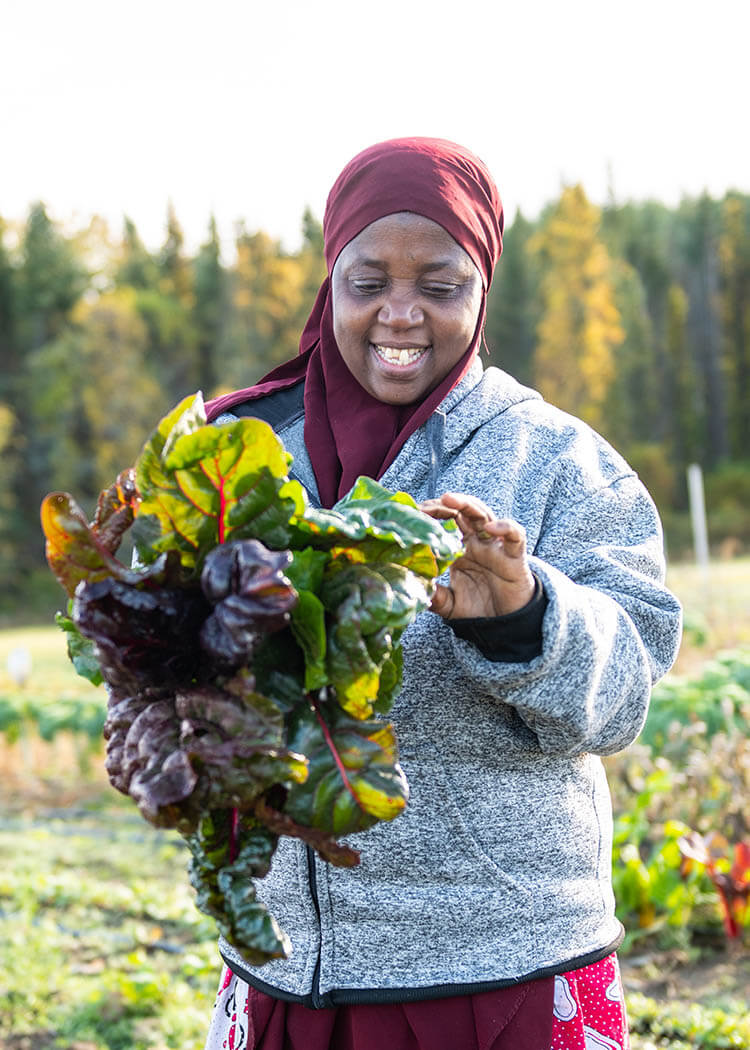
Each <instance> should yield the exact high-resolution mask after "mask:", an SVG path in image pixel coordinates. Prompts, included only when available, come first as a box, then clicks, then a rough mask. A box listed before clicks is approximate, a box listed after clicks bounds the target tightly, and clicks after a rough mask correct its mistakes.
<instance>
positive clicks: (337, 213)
mask: <svg viewBox="0 0 750 1050" xmlns="http://www.w3.org/2000/svg"><path fill="white" fill-rule="evenodd" d="M401 211H410V212H415V213H416V214H417V215H423V216H424V217H425V218H427V219H432V221H433V222H437V223H438V224H439V225H440V226H442V227H443V228H444V229H445V230H447V231H448V233H449V234H450V235H451V237H453V239H454V240H455V241H456V242H457V243H458V244H459V245H460V246H461V247H462V248H463V250H464V251H465V252H466V253H467V255H468V256H469V257H470V258H471V260H472V262H473V263H474V265H475V266H476V268H477V270H478V271H479V273H480V275H481V277H482V301H481V307H480V311H479V319H478V322H477V327H476V331H475V332H474V336H473V339H472V341H471V344H470V345H469V346H468V347H467V349H466V353H465V354H464V355H463V357H462V358H461V359H460V360H459V361H458V362H457V364H456V365H454V367H453V368H452V369H451V371H450V372H449V373H448V375H447V376H446V377H445V378H444V379H443V380H442V382H440V383H439V384H438V386H437V387H435V389H434V390H432V391H430V393H429V394H428V395H427V397H426V398H425V399H424V400H423V401H418V402H416V403H414V404H411V405H388V404H385V403H384V402H382V401H378V400H377V398H374V397H373V396H372V395H371V394H369V393H368V392H367V391H366V390H365V389H364V388H363V387H362V386H360V384H359V383H358V382H357V380H356V379H355V378H354V376H353V375H352V374H351V372H350V371H349V369H348V368H347V366H346V365H345V363H344V360H343V358H342V357H341V354H340V353H339V349H338V346H337V345H336V340H335V338H334V334H333V300H332V294H331V288H330V274H332V273H333V267H334V265H335V263H336V260H337V258H338V257H339V254H340V253H341V250H342V248H344V247H345V246H346V245H347V244H348V243H349V242H350V241H351V240H352V239H353V238H354V237H356V236H357V234H358V233H361V231H362V230H363V229H364V228H365V227H366V226H369V225H370V223H372V222H375V220H376V219H382V218H383V217H384V216H386V215H392V214H393V213H394V212H401ZM323 234H324V240H325V257H326V264H327V266H328V274H329V276H328V277H327V278H326V279H325V281H323V284H322V285H321V286H320V290H319V292H318V295H317V298H316V300H315V305H314V306H313V309H312V313H311V314H310V317H309V318H308V321H307V324H306V325H305V329H304V331H303V333H302V337H301V339H300V352H299V355H298V356H297V357H295V358H293V359H292V360H291V361H287V362H286V363H285V364H283V365H280V366H279V367H278V368H275V369H274V370H273V371H272V372H269V373H268V375H266V376H264V377H263V379H261V380H260V382H258V383H256V384H255V385H254V386H251V387H248V388H247V389H246V390H239V391H235V392H234V393H233V394H227V395H225V396H224V397H219V398H216V399H215V400H214V401H212V402H210V403H209V404H208V405H207V406H206V407H207V412H208V417H209V419H215V418H216V416H218V415H220V414H221V413H222V412H225V411H228V410H229V409H230V408H231V407H232V406H233V405H236V404H239V403H240V402H242V401H247V400H249V399H251V398H254V397H263V396H264V395H265V394H269V393H272V392H273V391H275V390H281V389H284V388H285V387H289V386H292V385H294V384H295V383H297V382H299V381H300V380H301V379H303V378H304V379H305V395H304V399H305V402H304V403H305V446H306V447H307V451H308V454H309V456H310V461H311V463H312V467H313V470H314V472H315V478H316V481H317V483H318V491H319V495H320V498H321V502H322V504H323V506H325V507H330V506H332V505H333V504H334V503H335V502H336V500H337V499H339V498H340V497H341V496H343V495H344V494H345V493H346V492H348V491H349V489H350V488H351V487H352V485H353V484H354V482H355V480H356V479H357V478H358V477H359V476H360V475H361V474H364V475H367V476H368V477H372V478H379V477H381V476H382V474H383V473H384V472H385V470H386V468H387V467H388V466H389V465H390V464H391V463H392V462H393V460H394V459H395V458H396V455H397V454H398V452H399V450H400V449H401V447H402V446H403V444H404V442H405V441H406V439H407V438H408V437H409V436H410V435H411V434H413V433H414V431H415V430H417V429H418V428H419V427H420V426H421V425H422V424H423V423H424V422H425V421H426V420H427V419H428V418H429V417H430V416H431V415H432V413H433V412H434V411H435V409H436V408H437V406H438V405H439V404H440V402H441V401H442V400H443V398H444V397H445V395H446V394H447V393H448V391H449V390H452V389H453V387H454V386H456V384H457V383H458V382H459V381H460V380H461V379H462V378H463V376H464V375H465V374H466V372H467V371H468V369H469V367H470V365H471V362H472V360H473V359H474V355H475V354H476V352H477V350H478V349H479V345H480V342H481V339H482V331H483V327H484V319H485V313H486V305H487V290H488V288H489V286H490V283H491V281H492V274H493V271H494V268H495V264H496V262H497V260H498V259H499V257H500V253H501V251H502V234H503V210H502V205H501V203H500V197H499V195H498V192H497V188H496V186H495V183H494V182H493V180H492V176H491V175H490V173H489V171H488V170H487V168H486V167H485V165H484V164H483V163H482V161H481V160H479V158H478V157H475V156H474V154H473V153H470V152H469V151H468V150H467V149H464V148H463V147H462V146H457V145H456V144H455V143H453V142H447V141H445V140H444V139H429V138H405V139H391V140H390V141H388V142H381V143H378V144H377V145H375V146H370V147H369V149H366V150H364V151H363V152H362V153H359V154H358V155H357V156H356V157H355V158H354V159H353V160H351V161H350V162H349V163H348V164H347V166H346V167H345V168H344V170H343V171H342V172H341V174H340V175H339V177H338V178H337V179H336V182H335V183H334V185H333V188H332V189H331V192H330V193H329V195H328V201H327V202H326V209H325V215H324V218H323Z"/></svg>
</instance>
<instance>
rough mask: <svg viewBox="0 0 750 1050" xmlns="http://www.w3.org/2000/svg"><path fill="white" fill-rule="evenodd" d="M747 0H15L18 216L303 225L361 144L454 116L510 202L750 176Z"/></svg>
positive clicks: (438, 130)
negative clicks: (171, 216) (36, 212)
mask: <svg viewBox="0 0 750 1050" xmlns="http://www.w3.org/2000/svg"><path fill="white" fill-rule="evenodd" d="M748 41H750V3H749V2H748V0H734V2H732V0H711V2H706V0H701V2H697V0H681V2H679V0H618V2H616V3H615V2H611V0H513V2H512V3H511V2H509V0H429V2H423V0H376V2H371V3H368V4H362V3H356V2H355V0H309V2H305V0H275V2H274V0H201V2H195V0H96V2H94V0H0V216H2V217H4V218H5V219H10V220H16V219H22V218H24V216H25V214H26V211H27V209H28V206H29V204H30V203H31V202H32V201H34V200H37V199H41V200H43V201H44V202H45V203H46V204H47V206H48V208H49V211H50V214H51V215H52V216H53V217H54V218H56V219H59V220H61V221H63V222H65V223H67V224H73V225H74V226H76V225H83V223H84V221H85V220H86V219H87V218H88V217H89V216H90V215H92V214H94V213H98V214H101V215H103V216H104V217H106V218H107V219H108V221H109V222H110V224H111V227H112V231H113V233H114V234H116V235H119V233H120V231H121V228H122V218H123V215H124V214H128V215H129V216H130V217H131V218H132V219H133V220H134V221H135V222H136V225H137V226H138V229H139V232H140V234H141V236H142V238H143V239H144V240H145V241H146V243H147V244H148V245H149V246H150V247H152V248H153V247H156V246H157V245H158V244H160V243H161V240H162V239H163V234H164V222H165V214H166V207H167V201H168V200H169V199H171V200H172V201H173V203H174V206H175V209H176V211H177V216H178V219H179V220H180V222H181V224H182V227H183V229H184V231H185V234H186V238H187V241H188V246H189V247H190V248H191V249H192V248H194V247H195V246H196V245H197V244H198V243H199V242H200V241H201V240H202V239H203V238H204V236H205V232H206V228H207V224H208V219H209V215H210V214H211V213H212V212H213V213H214V214H215V215H216V217H217V220H218V222H219V228H220V231H221V233H222V237H223V238H224V240H225V247H227V243H226V242H229V241H230V239H231V237H232V231H233V228H234V223H235V222H236V221H237V220H240V219H243V220H244V221H245V222H246V224H247V226H248V228H249V229H251V230H253V229H259V228H260V229H264V230H266V231H267V232H269V233H270V234H272V235H273V236H275V237H280V238H282V240H283V241H284V243H285V244H286V245H287V246H288V247H290V248H294V247H296V245H297V243H298V240H299V228H300V221H301V216H302V212H303V209H304V207H305V206H306V205H310V206H311V207H312V209H313V211H314V212H315V214H316V215H317V216H318V217H321V218H322V214H323V207H324V204H325V197H326V193H327V191H328V189H329V187H330V185H331V183H332V182H333V180H334V178H335V177H336V175H337V174H338V172H339V170H340V169H341V168H342V167H343V165H344V164H345V163H346V162H347V161H348V160H349V159H350V157H352V156H353V155H354V154H355V153H356V152H358V151H359V150H360V149H362V148H364V147H365V146H367V145H370V144H371V143H373V142H377V141H379V140H381V139H385V138H391V137H393V136H396V135H436V136H440V137H443V138H451V139H455V140H456V141H459V142H461V143H463V144H464V145H466V146H468V147H469V148H471V149H473V150H474V151H475V152H476V153H478V154H479V155H480V156H481V157H482V158H483V159H484V160H485V161H486V162H487V164H488V165H489V167H490V169H491V170H492V172H493V174H494V175H495V178H496V181H497V183H498V186H499V188H500V193H501V196H502V197H503V200H504V203H505V207H506V212H507V213H508V215H509V217H511V218H512V216H513V215H514V213H515V211H516V209H517V208H518V207H521V208H522V209H523V211H524V212H525V213H526V214H527V215H528V216H529V217H533V216H534V215H536V214H537V213H538V211H539V210H540V208H541V207H542V206H543V205H544V204H545V203H547V202H548V201H550V200H552V199H554V198H555V197H556V196H557V194H558V192H559V190H560V187H561V185H562V184H563V183H570V182H577V181H580V182H582V183H583V185H584V187H585V188H586V191H587V193H588V194H589V196H590V197H591V198H592V199H593V200H595V201H596V202H597V203H603V202H604V200H605V199H606V196H607V186H608V182H609V177H610V176H609V172H611V178H612V182H613V185H614V190H615V194H616V196H617V197H618V198H619V199H626V198H632V199H636V200H642V199H645V198H647V197H652V198H656V199H659V200H662V201H664V202H665V203H668V204H674V203H677V202H678V201H679V199H680V197H681V196H682V195H684V194H688V195H695V194H699V193H700V192H702V191H703V190H704V189H707V190H708V191H709V192H710V193H712V194H714V195H717V196H718V195H721V194H723V193H724V191H725V190H727V189H729V188H733V187H734V188H739V189H742V190H745V191H750V136H749V134H748V130H749V128H750V119H749V118H748V106H749V104H750V91H748V83H749V78H748V67H749V65H750V62H749V60H748Z"/></svg>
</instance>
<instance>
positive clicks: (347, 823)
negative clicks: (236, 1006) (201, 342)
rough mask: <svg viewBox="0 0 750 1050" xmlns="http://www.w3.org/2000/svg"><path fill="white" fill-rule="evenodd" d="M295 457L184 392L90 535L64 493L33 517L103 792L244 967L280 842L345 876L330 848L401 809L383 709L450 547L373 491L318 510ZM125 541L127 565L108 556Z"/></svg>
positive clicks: (346, 859) (345, 852)
mask: <svg viewBox="0 0 750 1050" xmlns="http://www.w3.org/2000/svg"><path fill="white" fill-rule="evenodd" d="M290 463H291V457H290V456H289V455H288V454H287V453H286V452H285V451H284V449H283V446H282V445H281V443H280V442H279V441H278V439H277V438H276V436H275V434H274V433H273V431H272V429H271V428H270V427H269V426H268V425H267V424H266V423H263V422H262V421H260V420H257V419H241V420H238V421H236V422H233V423H229V424H225V425H222V426H209V425H207V424H206V417H205V411H204V408H203V402H202V399H201V398H200V395H196V396H194V397H191V398H187V399H185V401H183V402H182V403H181V404H180V405H178V406H177V407H176V408H175V409H174V410H173V411H172V412H171V413H170V414H169V415H168V416H167V417H165V419H163V420H162V421H161V423H160V424H159V425H158V427H157V428H156V430H155V431H154V433H153V434H152V435H151V437H150V439H149V440H148V442H147V443H146V445H145V446H144V449H143V451H142V453H141V455H140V457H139V458H138V461H137V462H136V464H135V467H134V468H133V469H132V470H127V471H123V472H122V473H121V474H120V475H119V476H118V478H117V479H116V481H115V483H114V484H113V485H112V486H110V488H109V489H107V490H105V491H104V492H102V494H101V496H100V498H99V501H98V504H97V509H96V514H95V517H94V520H93V522H91V523H90V524H89V523H88V522H87V520H86V518H85V516H84V514H83V512H82V511H81V509H80V508H79V507H78V505H77V504H76V502H75V500H74V499H73V498H72V497H71V496H69V495H68V494H67V493H52V494H50V495H49V496H48V497H47V498H46V499H45V501H44V503H43V505H42V525H43V528H44V532H45V535H46V538H47V560H48V562H49V565H50V567H51V568H52V570H53V572H54V573H55V575H56V576H57V578H58V580H59V581H60V583H61V584H62V585H63V587H64V588H65V589H66V591H67V592H68V594H69V596H70V597H71V603H70V606H69V610H68V614H67V615H66V616H63V615H61V616H60V617H59V622H60V625H61V626H62V627H63V629H64V630H65V631H66V633H67V635H68V649H69V654H70V658H71V660H72V661H73V663H74V666H75V667H76V670H77V671H78V672H79V673H80V674H82V675H83V676H85V677H87V678H88V679H89V680H91V681H98V680H100V679H103V680H104V681H105V682H106V683H107V686H108V689H109V702H108V715H107V720H106V722H105V725H104V735H105V737H106V738H107V762H106V765H107V771H108V774H109V777H110V780H111V782H112V783H113V785H114V786H115V787H116V788H117V789H118V790H120V791H122V792H123V793H124V794H128V795H129V796H130V797H131V798H132V799H133V800H134V801H135V802H136V803H137V805H138V807H139V810H140V812H141V814H142V815H143V816H144V817H145V818H146V819H147V820H149V821H150V822H151V823H152V824H155V825H157V826H161V827H173V828H177V829H178V830H179V831H180V833H181V834H182V835H183V836H184V837H185V840H186V842H187V843H188V845H189V847H190V850H191V854H192V860H191V879H192V881H193V884H194V886H195V888H196V890H197V895H198V897H197V899H198V906H199V907H200V908H201V909H202V910H204V911H205V912H206V913H207V914H209V915H211V916H212V917H213V918H214V919H215V920H216V922H217V924H218V926H219V929H220V930H221V932H222V933H223V934H224V935H225V936H226V937H227V939H228V940H229V941H230V942H231V943H233V944H234V945H235V946H236V947H238V948H239V949H240V950H241V951H242V952H243V954H244V956H245V957H246V958H247V959H248V960H250V961H252V962H255V963H257V964H261V963H263V962H265V961H267V960H269V959H272V958H279V957H284V956H286V955H287V954H288V952H289V948H290V946H289V942H288V939H287V938H286V935H285V934H284V933H283V931H281V930H280V928H279V927H278V925H277V924H276V922H275V920H274V919H273V917H272V916H270V915H269V914H268V913H267V911H266V909H265V908H264V907H263V905H262V904H261V903H260V901H259V900H258V899H257V897H256V895H255V889H254V885H253V882H252V877H254V878H262V877H263V876H264V875H265V874H266V873H267V872H268V869H269V867H270V864H271V859H272V857H273V853H274V851H275V848H276V844H277V842H278V839H279V836H281V835H288V836H293V837H297V838H300V839H302V840H303V841H304V842H305V843H306V844H307V845H308V846H309V847H310V848H312V849H315V850H317V851H318V853H319V854H320V855H321V856H322V857H324V858H325V859H326V860H328V861H330V862H331V863H333V864H339V865H346V866H351V865H354V864H357V863H358V862H359V854H358V853H357V852H356V851H355V850H354V849H352V848H351V846H349V845H348V844H345V843H343V842H341V841H340V840H341V839H342V838H343V837H344V836H348V835H350V834H352V833H355V832H358V831H362V830H364V829H366V828H368V827H370V826H371V825H373V824H374V823H376V822H377V821H381V820H391V819H393V818H394V817H396V816H397V815H398V814H399V813H400V812H401V811H402V810H403V808H404V806H405V805H406V801H407V796H408V787H407V784H406V781H405V778H404V776H403V773H402V771H401V768H400V766H399V764H398V755H397V744H396V740H395V736H394V732H393V729H392V727H391V726H390V725H389V724H388V723H387V722H386V721H384V720H383V716H384V715H385V714H387V712H388V710H389V708H390V706H391V704H392V702H393V699H394V698H395V696H396V694H397V692H398V689H399V686H400V682H401V674H402V652H401V644H400V640H401V636H402V634H403V632H404V630H405V629H406V628H407V627H408V625H409V624H410V623H411V622H412V620H413V619H414V617H415V616H416V615H417V614H418V613H419V612H420V611H422V610H424V609H426V608H427V607H428V605H429V602H430V599H431V597H432V594H433V593H434V587H435V580H436V578H437V576H439V575H440V574H441V573H442V572H443V571H444V570H445V569H446V568H447V567H448V565H449V564H450V563H451V562H452V561H453V560H454V559H455V558H456V557H457V556H458V555H459V553H460V550H461V545H460V541H459V539H458V533H457V532H456V530H455V528H454V527H453V526H450V527H445V526H444V525H442V524H441V523H439V522H436V521H434V520H433V519H432V518H430V517H428V516H427V515H426V514H423V513H422V512H421V511H420V510H419V509H418V507H417V506H416V504H415V503H414V501H413V500H412V499H411V497H409V496H408V495H406V494H405V493H391V492H388V491H387V490H386V489H384V488H383V487H382V486H380V485H378V484H377V483H375V482H373V481H371V480H369V479H366V478H360V479H359V480H358V481H357V482H356V484H355V485H354V487H353V489H352V490H351V492H350V493H349V494H347V496H345V497H344V498H343V499H342V500H340V501H339V502H338V503H337V504H336V505H335V506H334V507H333V508H332V509H330V510H322V509H319V508H315V507H313V506H311V505H310V503H309V501H308V499H307V497H306V494H305V491H304V489H303V488H302V486H301V485H300V484H299V483H298V482H296V481H294V480H290V478H289V476H288V469H289V466H290ZM131 529H132V533H131V535H132V538H133V540H134V544H135V549H136V552H137V556H138V566H137V567H135V568H133V567H130V566H126V565H124V564H123V563H122V562H120V561H119V560H118V559H117V557H116V551H117V549H118V547H119V545H120V542H121V540H122V537H123V535H124V534H125V533H126V532H127V531H128V530H131Z"/></svg>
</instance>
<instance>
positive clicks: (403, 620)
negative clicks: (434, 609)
mask: <svg viewBox="0 0 750 1050" xmlns="http://www.w3.org/2000/svg"><path fill="white" fill-rule="evenodd" d="M321 598H322V600H323V604H324V605H325V607H326V609H327V610H328V613H329V616H330V617H331V621H332V622H331V625H330V627H329V632H328V649H327V653H326V669H327V672H328V676H329V680H330V682H331V684H332V685H333V686H334V688H335V691H336V698H337V700H338V702H339V703H340V704H341V706H342V707H343V708H344V710H346V711H348V712H349V714H350V715H352V716H353V717H355V718H369V717H370V716H371V715H372V713H373V711H374V710H375V705H376V704H378V705H379V709H383V708H387V707H388V706H389V704H390V702H391V701H392V700H393V697H394V696H395V692H396V691H397V689H398V687H399V685H400V681H401V669H402V659H401V656H400V655H399V656H398V657H394V655H393V654H394V649H395V647H396V646H397V644H398V639H399V637H400V635H401V633H402V632H403V630H404V628H405V627H406V626H407V625H408V624H409V623H411V621H412V620H413V619H414V617H415V616H416V615H417V613H418V612H420V611H421V610H422V609H425V608H426V607H427V604H428V595H427V589H426V587H425V583H424V581H423V580H422V579H421V578H420V577H418V576H416V575H414V574H413V573H411V572H410V571H409V570H408V569H405V568H403V567H402V566H400V565H376V566H374V567H369V566H367V565H362V564H357V563H355V564H350V563H347V562H344V561H341V560H337V561H334V562H331V564H330V565H329V566H328V568H327V570H326V574H325V578H324V582H323V587H322V589H321ZM383 673H385V676H386V677H385V682H381V675H382V674H383Z"/></svg>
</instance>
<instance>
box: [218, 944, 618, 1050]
mask: <svg viewBox="0 0 750 1050" xmlns="http://www.w3.org/2000/svg"><path fill="white" fill-rule="evenodd" d="M383 1047H388V1048H392V1050H548V1048H549V1050H629V1047H630V1040H629V1037H628V1025H627V1020H626V1016H625V1005H624V1000H623V992H622V982H621V980H620V972H619V967H618V965H617V956H616V955H610V956H608V957H607V958H606V959H602V960H601V962H598V963H592V964H591V965H589V966H584V967H582V968H581V969H579V970H571V971H570V972H569V973H566V974H561V975H559V976H557V977H550V978H548V979H542V980H538V981H529V982H526V983H524V984H521V985H517V986H514V987H512V988H502V989H498V990H496V991H491V992H482V993H480V994H479V995H461V996H452V997H450V998H446V999H429V1000H422V1001H420V1002H416V1003H389V1004H378V1005H368V1004H356V1005H353V1006H337V1007H333V1008H331V1009H322V1010H311V1009H309V1008H307V1007H305V1006H299V1005H298V1004H296V1003H287V1002H284V1001H283V1000H281V999H273V998H271V997H270V996H268V995H265V994H264V993H263V992H259V991H257V990H256V989H255V988H253V987H251V986H250V985H248V984H247V983H246V982H245V981H243V980H242V979H241V978H239V977H237V976H235V974H233V973H232V971H231V970H230V969H229V968H228V967H225V968H224V970H223V972H222V977H221V982H220V985H219V992H218V995H217V997H216V1004H215V1007H214V1012H213V1016H212V1019H211V1027H210V1030H209V1033H208V1040H207V1042H206V1050H382V1048H383Z"/></svg>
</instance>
